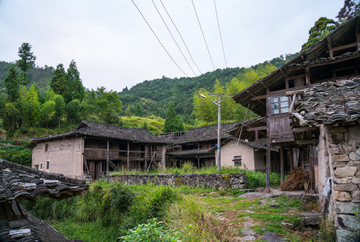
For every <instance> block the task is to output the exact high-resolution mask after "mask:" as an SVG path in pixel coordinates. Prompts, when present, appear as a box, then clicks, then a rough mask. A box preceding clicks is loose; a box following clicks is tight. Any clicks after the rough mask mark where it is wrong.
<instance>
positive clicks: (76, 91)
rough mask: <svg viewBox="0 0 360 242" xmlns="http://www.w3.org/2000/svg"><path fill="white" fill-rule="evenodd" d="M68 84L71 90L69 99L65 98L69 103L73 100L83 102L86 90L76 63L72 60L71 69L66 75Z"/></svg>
mask: <svg viewBox="0 0 360 242" xmlns="http://www.w3.org/2000/svg"><path fill="white" fill-rule="evenodd" d="M66 77H67V83H68V88H69V94H68V97H65V98H66V99H67V101H68V102H69V101H70V100H73V99H79V100H80V101H82V100H83V99H84V96H85V88H84V86H83V84H82V82H81V79H80V73H79V71H78V69H77V66H76V62H75V61H74V60H71V62H70V65H69V68H68V69H67V73H66Z"/></svg>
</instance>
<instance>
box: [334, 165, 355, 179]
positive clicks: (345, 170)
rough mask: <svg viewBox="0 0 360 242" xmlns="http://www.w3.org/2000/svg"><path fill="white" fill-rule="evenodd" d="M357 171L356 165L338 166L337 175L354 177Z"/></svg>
mask: <svg viewBox="0 0 360 242" xmlns="http://www.w3.org/2000/svg"><path fill="white" fill-rule="evenodd" d="M356 171H357V167H356V166H344V167H339V168H336V170H335V175H336V176H338V177H352V176H354V175H355V173H356Z"/></svg>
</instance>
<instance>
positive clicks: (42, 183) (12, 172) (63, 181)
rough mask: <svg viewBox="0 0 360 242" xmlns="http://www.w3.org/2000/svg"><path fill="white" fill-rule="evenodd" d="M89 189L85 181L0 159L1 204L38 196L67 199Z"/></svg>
mask: <svg viewBox="0 0 360 242" xmlns="http://www.w3.org/2000/svg"><path fill="white" fill-rule="evenodd" d="M87 189H88V185H86V183H85V181H80V180H76V179H72V178H68V177H65V176H63V175H61V174H51V173H46V172H41V171H36V170H34V169H32V168H30V167H27V166H22V165H19V164H15V163H12V162H8V161H5V160H2V159H0V202H1V201H6V200H13V199H17V198H34V197H36V196H49V197H54V198H65V197H69V196H72V195H77V194H81V193H82V192H83V191H84V190H87Z"/></svg>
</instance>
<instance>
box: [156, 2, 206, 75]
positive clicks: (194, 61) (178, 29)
mask: <svg viewBox="0 0 360 242" xmlns="http://www.w3.org/2000/svg"><path fill="white" fill-rule="evenodd" d="M160 2H161V5H162V6H163V8H164V9H165V12H166V14H167V16H168V17H169V19H170V20H171V22H172V24H173V25H174V27H175V29H176V31H177V33H178V34H179V36H180V38H181V40H182V42H183V44H184V46H185V48H186V50H187V52H188V54H189V56H190V59H191V61H192V62H193V63H194V65H195V66H196V68H197V69H198V71H199V72H200V73H201V74H203V73H202V71H201V70H200V68H199V67H198V65H197V64H196V62H195V61H194V59H193V57H192V55H191V53H190V51H189V48H188V47H187V44H186V43H185V40H184V38H183V37H182V35H181V33H180V31H179V29H178V28H177V26H176V24H175V22H174V21H173V19H172V18H171V16H170V14H169V12H168V11H167V9H166V7H165V5H164V3H163V2H162V0H160Z"/></svg>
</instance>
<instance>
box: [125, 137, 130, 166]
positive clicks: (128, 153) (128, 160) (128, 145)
mask: <svg viewBox="0 0 360 242" xmlns="http://www.w3.org/2000/svg"><path fill="white" fill-rule="evenodd" d="M126 169H127V170H128V171H129V170H130V143H129V142H128V143H127V155H126Z"/></svg>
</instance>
